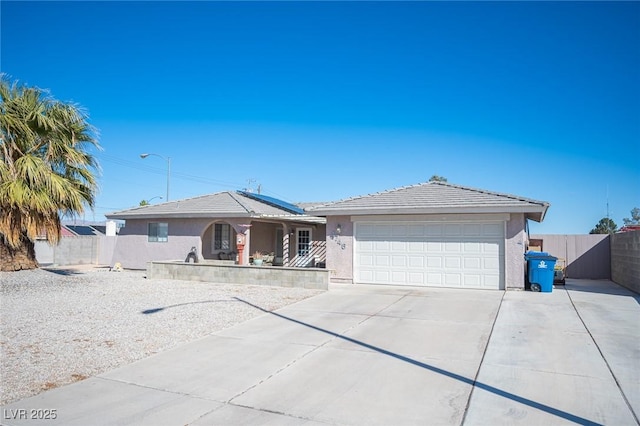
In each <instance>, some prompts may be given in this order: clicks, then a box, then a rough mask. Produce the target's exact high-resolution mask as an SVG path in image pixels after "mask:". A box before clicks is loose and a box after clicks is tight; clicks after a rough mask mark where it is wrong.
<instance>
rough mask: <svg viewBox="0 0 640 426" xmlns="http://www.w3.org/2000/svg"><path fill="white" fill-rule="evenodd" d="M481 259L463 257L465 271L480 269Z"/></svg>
mask: <svg viewBox="0 0 640 426" xmlns="http://www.w3.org/2000/svg"><path fill="white" fill-rule="evenodd" d="M482 264H483V262H482V259H481V258H480V257H471V256H465V258H464V268H465V270H468V269H475V270H478V269H480V268H482Z"/></svg>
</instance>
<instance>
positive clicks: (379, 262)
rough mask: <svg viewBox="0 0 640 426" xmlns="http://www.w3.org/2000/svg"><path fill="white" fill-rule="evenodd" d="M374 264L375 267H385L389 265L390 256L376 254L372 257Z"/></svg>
mask: <svg viewBox="0 0 640 426" xmlns="http://www.w3.org/2000/svg"><path fill="white" fill-rule="evenodd" d="M373 260H374V262H375V264H374V266H376V267H383V268H385V267H387V266H390V265H391V256H388V255H376V256H375V257H374V258H373Z"/></svg>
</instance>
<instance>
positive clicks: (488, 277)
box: [107, 182, 549, 289]
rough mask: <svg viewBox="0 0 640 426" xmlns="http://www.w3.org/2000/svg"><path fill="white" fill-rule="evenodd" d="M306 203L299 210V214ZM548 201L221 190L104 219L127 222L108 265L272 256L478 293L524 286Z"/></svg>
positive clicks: (380, 279)
mask: <svg viewBox="0 0 640 426" xmlns="http://www.w3.org/2000/svg"><path fill="white" fill-rule="evenodd" d="M302 207H304V209H303V208H302ZM548 208H549V204H548V203H547V202H543V201H536V200H532V199H528V198H524V197H520V196H516V195H509V194H501V193H496V192H491V191H485V190H481V189H475V188H469V187H465V186H459V185H453V184H449V183H445V182H427V183H422V184H418V185H412V186H407V187H402V188H397V189H392V190H388V191H384V192H380V193H376V194H369V195H365V196H360V197H353V198H349V199H345V200H341V201H336V202H330V203H315V204H310V205H302V204H300V205H293V204H290V203H286V202H284V201H281V200H278V199H275V198H272V197H267V196H265V195H261V194H254V193H250V192H246V191H235V192H230V191H228V192H220V193H216V194H211V195H204V196H201V197H195V198H190V199H186V200H180V201H173V202H168V203H163V204H156V205H151V206H143V207H136V208H132V209H128V210H123V211H119V212H114V213H110V214H108V215H107V218H109V219H116V220H118V219H119V220H126V226H125V227H124V228H122V229H121V230H120V234H119V236H118V241H117V243H116V248H115V251H114V256H113V262H120V263H121V264H122V266H123V267H125V268H138V269H142V268H145V267H146V264H147V262H149V261H152V260H182V259H185V258H186V256H187V255H188V253H189V251H190V250H191V248H192V247H195V250H196V252H197V254H198V258H199V259H202V260H205V261H206V260H217V259H232V260H236V258H237V256H238V251H239V250H238V246H237V245H236V241H237V236H238V235H245V236H246V245H245V250H244V252H243V257H242V259H238V260H239V261H240V262H239V263H242V264H247V263H249V261H250V258H251V255H252V253H254V252H255V251H261V252H264V253H271V254H272V257H273V265H283V266H294V267H309V266H326V268H328V269H330V270H331V281H332V282H337V283H353V284H361V283H362V284H392V285H410V286H433V287H461V288H479V289H509V288H524V282H525V261H524V252H525V251H526V250H527V246H528V232H527V229H528V228H527V221H528V220H534V221H537V222H541V221H542V220H543V219H544V216H545V214H546V212H547V209H548Z"/></svg>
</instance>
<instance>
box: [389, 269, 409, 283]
mask: <svg viewBox="0 0 640 426" xmlns="http://www.w3.org/2000/svg"><path fill="white" fill-rule="evenodd" d="M391 282H392V283H393V284H404V283H406V282H407V273H406V272H400V271H393V272H392V273H391Z"/></svg>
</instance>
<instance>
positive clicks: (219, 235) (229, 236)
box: [200, 218, 326, 268]
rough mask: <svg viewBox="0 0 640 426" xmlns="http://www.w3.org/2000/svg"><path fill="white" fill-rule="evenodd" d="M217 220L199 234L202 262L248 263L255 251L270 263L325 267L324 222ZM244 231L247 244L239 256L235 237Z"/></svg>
mask: <svg viewBox="0 0 640 426" xmlns="http://www.w3.org/2000/svg"><path fill="white" fill-rule="evenodd" d="M244 222H246V219H239V220H237V219H219V220H216V221H214V222H212V223H210V224H209V225H208V226H207V227H206V228H205V229H204V232H203V233H202V235H201V237H200V239H201V250H200V253H201V256H200V259H201V261H204V262H208V261H218V260H222V261H236V262H237V264H239V265H249V264H251V263H253V259H254V257H255V255H256V254H257V253H259V254H260V255H261V256H264V257H265V258H266V259H267V262H266V263H268V264H269V265H271V266H284V267H298V268H309V267H316V266H321V267H322V266H324V264H325V262H326V236H325V229H326V225H325V224H324V223H319V222H318V221H300V220H297V221H295V220H291V218H287V219H284V218H282V219H280V218H274V219H266V220H265V219H261V220H252V221H249V223H248V224H245V223H244ZM239 234H244V235H245V237H246V244H245V246H244V250H243V253H242V258H240V250H239V247H238V246H237V237H238V235H239Z"/></svg>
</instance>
